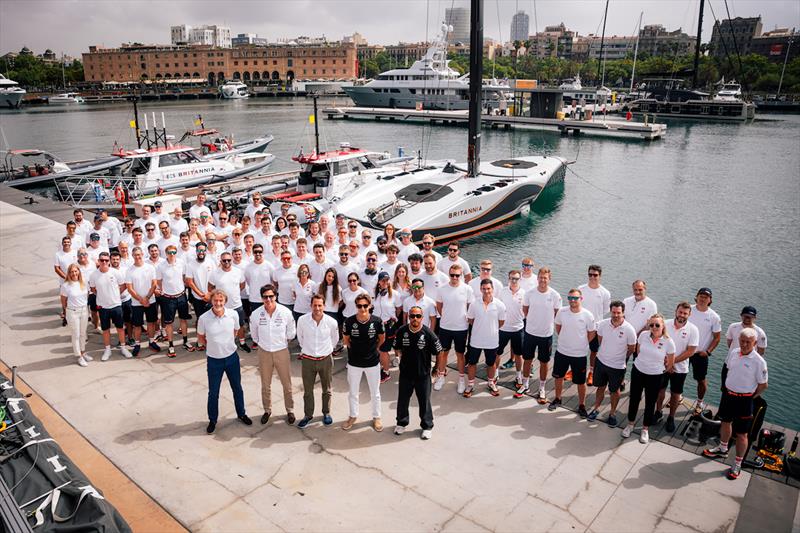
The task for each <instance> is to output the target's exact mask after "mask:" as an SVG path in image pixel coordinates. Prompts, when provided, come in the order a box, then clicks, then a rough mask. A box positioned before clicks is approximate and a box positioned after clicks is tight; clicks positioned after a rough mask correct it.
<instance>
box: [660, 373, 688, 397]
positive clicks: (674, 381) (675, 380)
mask: <svg viewBox="0 0 800 533" xmlns="http://www.w3.org/2000/svg"><path fill="white" fill-rule="evenodd" d="M687 375H688V374H681V373H680V372H671V373H670V372H664V374H663V376H662V378H661V389H662V390H665V389H666V388H667V385H669V392H671V393H672V394H683V383H684V382H685V381H686V376H687Z"/></svg>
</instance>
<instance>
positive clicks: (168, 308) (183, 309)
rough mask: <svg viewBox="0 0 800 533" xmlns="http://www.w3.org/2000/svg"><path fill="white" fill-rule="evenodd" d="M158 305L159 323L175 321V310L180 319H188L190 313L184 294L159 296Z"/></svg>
mask: <svg viewBox="0 0 800 533" xmlns="http://www.w3.org/2000/svg"><path fill="white" fill-rule="evenodd" d="M158 305H159V307H160V308H161V323H162V324H172V323H173V322H175V312H176V311H177V312H178V318H180V319H181V320H189V319H190V318H192V315H190V314H189V304H188V302H187V301H186V295H185V294H181V295H180V296H178V297H177V298H168V297H166V296H159V298H158Z"/></svg>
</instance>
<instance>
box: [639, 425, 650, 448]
mask: <svg viewBox="0 0 800 533" xmlns="http://www.w3.org/2000/svg"><path fill="white" fill-rule="evenodd" d="M639 442H641V443H642V444H647V443H648V442H650V432H648V431H647V430H646V429H642V433H641V434H640V435H639Z"/></svg>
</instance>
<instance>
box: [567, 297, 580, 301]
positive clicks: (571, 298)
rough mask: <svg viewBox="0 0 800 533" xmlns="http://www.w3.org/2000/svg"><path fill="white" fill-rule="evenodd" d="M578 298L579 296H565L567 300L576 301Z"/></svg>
mask: <svg viewBox="0 0 800 533" xmlns="http://www.w3.org/2000/svg"><path fill="white" fill-rule="evenodd" d="M580 299H581V297H580V296H567V300H569V301H570V302H577V301H578V300H580Z"/></svg>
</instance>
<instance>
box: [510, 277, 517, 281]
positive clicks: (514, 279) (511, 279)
mask: <svg viewBox="0 0 800 533" xmlns="http://www.w3.org/2000/svg"><path fill="white" fill-rule="evenodd" d="M508 279H509V280H510V281H519V278H508Z"/></svg>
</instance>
